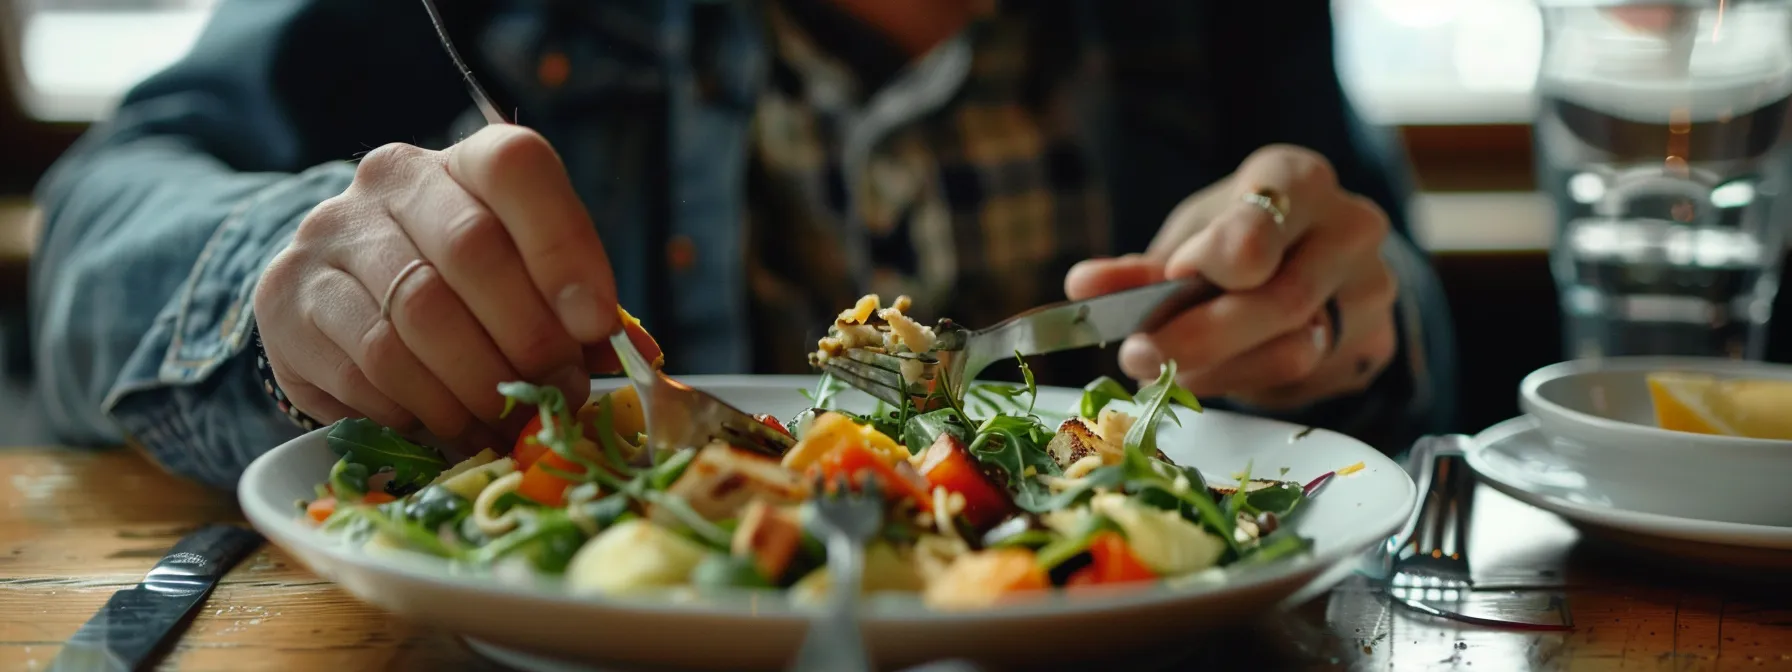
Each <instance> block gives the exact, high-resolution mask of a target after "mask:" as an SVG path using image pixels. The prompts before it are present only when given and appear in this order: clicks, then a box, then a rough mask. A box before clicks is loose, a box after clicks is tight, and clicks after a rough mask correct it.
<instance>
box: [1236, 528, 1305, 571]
mask: <svg viewBox="0 0 1792 672" xmlns="http://www.w3.org/2000/svg"><path fill="white" fill-rule="evenodd" d="M1312 548H1313V540H1312V539H1308V538H1306V537H1303V536H1300V535H1298V534H1295V533H1294V531H1293V530H1292V529H1280V530H1276V531H1275V532H1274V533H1272V534H1270V535H1269V536H1268V537H1265V538H1264V539H1263V540H1262V541H1260V542H1258V544H1257V546H1256V547H1255V548H1252V549H1251V550H1250V551H1248V552H1246V553H1244V554H1242V555H1240V556H1239V558H1238V561H1237V562H1234V563H1232V564H1233V565H1234V566H1244V567H1248V566H1251V565H1263V564H1268V563H1271V562H1275V561H1277V560H1280V559H1282V558H1286V557H1290V556H1295V555H1300V554H1302V553H1305V552H1307V551H1308V550H1310V549H1312Z"/></svg>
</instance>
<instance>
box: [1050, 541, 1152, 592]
mask: <svg viewBox="0 0 1792 672" xmlns="http://www.w3.org/2000/svg"><path fill="white" fill-rule="evenodd" d="M1089 557H1090V562H1089V566H1087V567H1084V568H1082V569H1079V570H1077V571H1076V572H1075V573H1073V574H1071V575H1070V579H1069V580H1068V581H1066V582H1065V584H1066V585H1070V586H1106V585H1114V584H1120V583H1135V582H1139V581H1150V580H1152V579H1156V578H1157V573H1156V572H1153V571H1151V568H1150V567H1146V566H1145V563H1142V562H1139V556H1137V555H1134V554H1133V552H1132V547H1131V546H1128V545H1127V544H1126V537H1123V536H1120V533H1118V532H1114V531H1112V530H1104V531H1101V532H1097V533H1095V536H1094V537H1093V538H1091V539H1090V540H1089Z"/></svg>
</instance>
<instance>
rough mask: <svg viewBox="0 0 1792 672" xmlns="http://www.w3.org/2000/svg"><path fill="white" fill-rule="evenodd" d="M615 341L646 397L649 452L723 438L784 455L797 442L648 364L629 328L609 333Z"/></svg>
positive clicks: (627, 371)
mask: <svg viewBox="0 0 1792 672" xmlns="http://www.w3.org/2000/svg"><path fill="white" fill-rule="evenodd" d="M610 346H611V347H614V348H616V356H617V358H618V359H620V360H622V371H623V373H624V374H626V375H627V376H628V379H629V382H630V383H632V384H633V385H634V386H635V393H636V394H637V395H638V396H639V397H640V398H641V413H642V415H644V416H646V420H647V447H648V451H647V454H648V455H649V456H655V458H656V459H657V456H658V455H662V454H665V453H669V452H672V451H676V450H679V449H682V448H690V447H696V446H702V445H704V444H706V443H708V442H709V441H711V440H714V439H721V440H723V441H726V442H728V443H729V444H730V445H733V446H735V447H738V448H744V449H747V450H752V451H755V452H759V453H764V454H766V455H769V456H771V457H780V456H782V455H783V454H784V453H785V451H788V450H790V447H791V446H792V445H794V444H795V443H796V441H795V439H792V438H790V436H789V435H787V434H785V433H783V432H780V431H778V430H775V429H772V428H771V427H769V426H767V425H766V424H765V423H763V422H760V421H759V419H758V418H755V417H753V416H752V415H748V414H747V413H746V412H745V411H742V410H740V409H738V408H735V407H733V406H730V405H728V403H727V402H725V401H722V400H721V399H717V398H715V397H714V396H713V395H711V394H709V393H707V392H704V391H702V390H698V389H696V388H693V387H691V386H689V385H686V384H684V383H681V382H678V381H676V380H673V379H672V378H671V377H670V376H667V375H666V374H663V373H660V372H659V370H658V369H655V368H653V367H652V366H650V365H648V363H647V358H645V357H642V356H641V351H639V350H636V349H635V344H634V343H633V342H631V341H629V340H628V334H627V333H625V332H623V331H617V332H616V333H615V335H612V336H610Z"/></svg>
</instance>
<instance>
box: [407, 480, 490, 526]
mask: <svg viewBox="0 0 1792 672" xmlns="http://www.w3.org/2000/svg"><path fill="white" fill-rule="evenodd" d="M513 494H516V493H505V496H510V495H513ZM402 511H403V513H404V517H405V518H406V519H407V520H412V521H415V522H416V523H417V524H418V525H422V526H423V528H424V529H428V530H434V529H440V528H441V527H442V526H443V525H458V524H460V521H461V520H462V519H464V518H466V517H467V516H470V515H472V514H473V503H472V502H469V501H467V498H465V497H462V496H460V495H457V494H454V492H453V491H452V490H449V489H447V488H444V487H442V486H440V485H432V486H429V487H427V488H424V489H423V490H422V491H420V492H418V493H417V494H416V496H414V497H411V498H410V499H409V500H408V501H405V503H404V508H403V509H402Z"/></svg>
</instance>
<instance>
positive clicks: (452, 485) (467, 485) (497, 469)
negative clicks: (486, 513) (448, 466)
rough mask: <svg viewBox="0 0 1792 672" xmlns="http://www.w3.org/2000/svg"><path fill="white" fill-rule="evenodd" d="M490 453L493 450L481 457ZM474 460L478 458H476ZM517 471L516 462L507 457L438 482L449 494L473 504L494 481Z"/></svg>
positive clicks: (488, 450)
mask: <svg viewBox="0 0 1792 672" xmlns="http://www.w3.org/2000/svg"><path fill="white" fill-rule="evenodd" d="M489 452H491V450H490V449H487V450H486V451H485V452H482V453H480V455H484V454H485V453H489ZM474 459H478V458H477V457H475V458H474ZM471 461H472V460H468V461H467V462H471ZM467 462H462V463H461V464H466V463H467ZM515 471H516V461H515V460H512V459H510V458H508V457H505V458H499V459H496V460H492V461H490V462H486V463H485V464H482V465H479V466H477V467H474V468H472V469H468V470H466V471H463V472H461V473H458V474H455V475H453V476H450V477H448V478H447V479H437V481H438V482H439V483H440V484H441V486H442V487H443V488H445V489H447V490H448V491H449V492H452V493H454V494H457V495H460V496H461V497H464V498H466V500H467V501H469V502H471V501H473V500H475V499H478V498H479V493H480V491H482V490H484V489H485V488H486V487H487V486H490V485H491V484H492V482H493V481H496V480H498V479H500V478H503V477H505V476H508V475H510V474H511V473H514V472H515Z"/></svg>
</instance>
